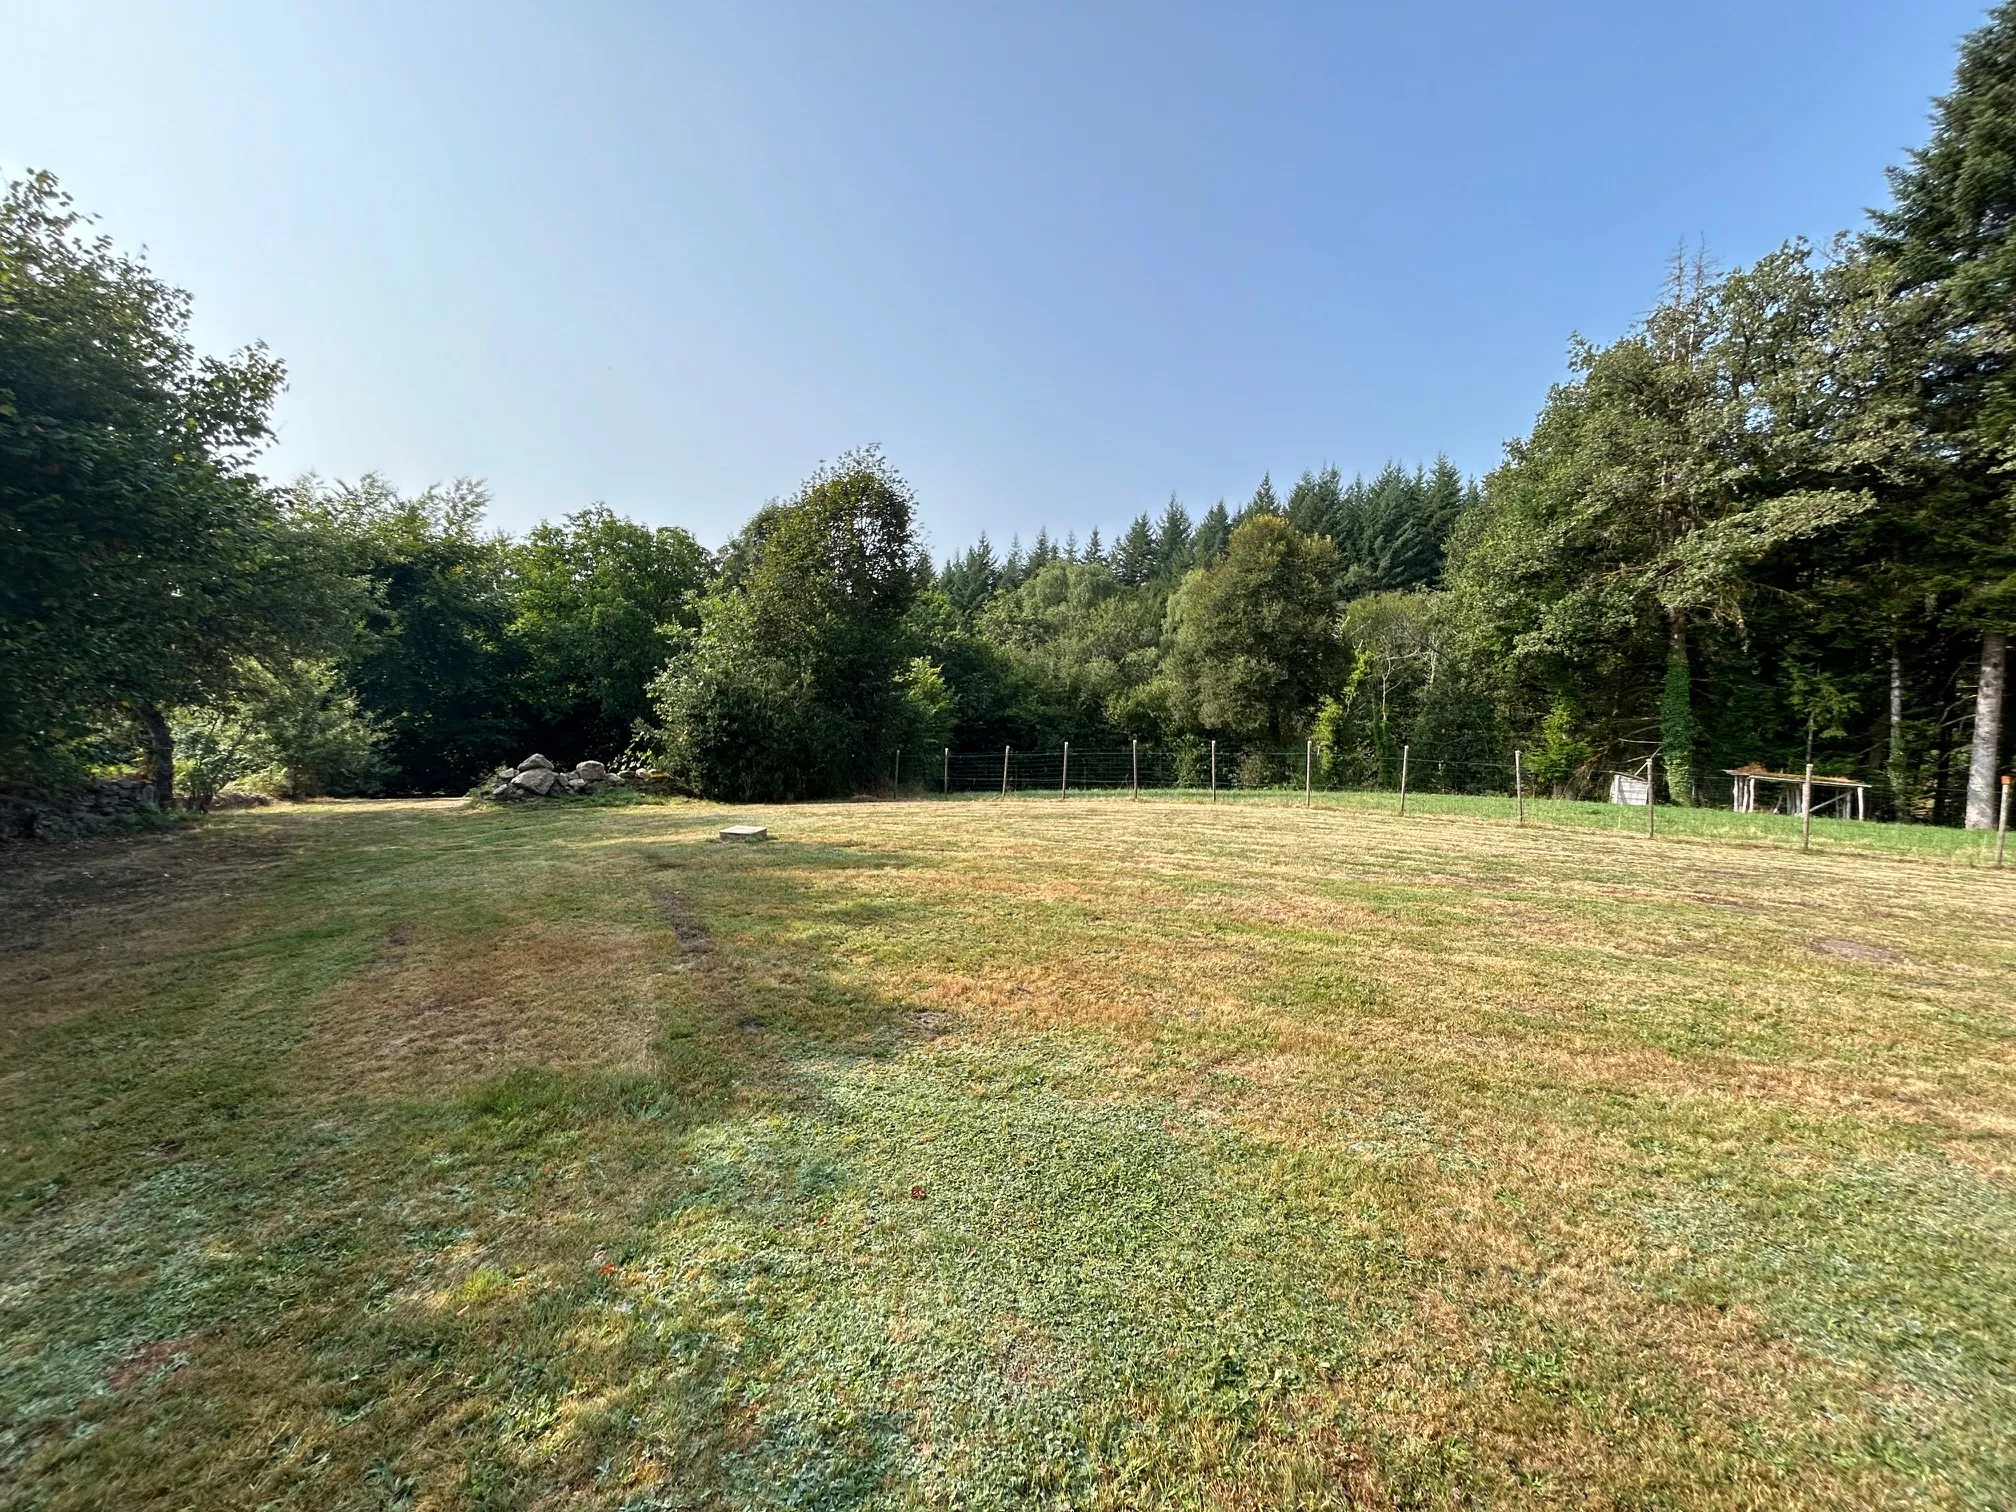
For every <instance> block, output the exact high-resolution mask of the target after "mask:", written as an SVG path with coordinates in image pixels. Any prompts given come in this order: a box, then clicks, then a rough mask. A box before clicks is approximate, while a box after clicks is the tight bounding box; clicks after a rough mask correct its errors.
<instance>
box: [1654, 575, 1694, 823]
mask: <svg viewBox="0 0 2016 1512" xmlns="http://www.w3.org/2000/svg"><path fill="white" fill-rule="evenodd" d="M1659 755H1660V758H1661V760H1662V761H1663V762H1664V763H1665V766H1666V791H1667V794H1668V796H1669V797H1670V798H1671V799H1672V801H1673V802H1675V803H1677V804H1680V805H1682V806H1690V805H1692V803H1693V802H1694V668H1693V665H1692V663H1691V662H1690V661H1689V660H1688V655H1687V612H1686V611H1685V610H1684V609H1675V610H1673V611H1672V612H1671V614H1669V615H1668V617H1667V621H1666V686H1665V689H1664V690H1663V692H1662V693H1661V694H1660V698H1659ZM1648 779H1649V771H1648Z"/></svg>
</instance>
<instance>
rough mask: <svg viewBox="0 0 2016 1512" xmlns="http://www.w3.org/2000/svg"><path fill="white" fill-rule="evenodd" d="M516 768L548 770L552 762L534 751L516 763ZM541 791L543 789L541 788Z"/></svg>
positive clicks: (520, 769) (521, 769) (534, 770)
mask: <svg viewBox="0 0 2016 1512" xmlns="http://www.w3.org/2000/svg"><path fill="white" fill-rule="evenodd" d="M518 770H519V771H521V772H550V771H552V770H553V763H552V762H550V761H548V760H547V759H546V758H545V757H544V756H541V755H539V754H537V753H536V752H535V753H534V754H532V755H530V756H527V757H526V758H525V759H524V760H523V761H521V762H519V763H518ZM541 791H544V790H543V789H542V790H541Z"/></svg>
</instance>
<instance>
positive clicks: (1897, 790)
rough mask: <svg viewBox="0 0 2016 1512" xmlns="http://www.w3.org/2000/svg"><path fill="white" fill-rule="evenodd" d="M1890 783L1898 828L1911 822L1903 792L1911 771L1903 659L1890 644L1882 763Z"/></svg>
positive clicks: (1895, 644)
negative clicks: (1886, 731)
mask: <svg viewBox="0 0 2016 1512" xmlns="http://www.w3.org/2000/svg"><path fill="white" fill-rule="evenodd" d="M1883 766H1884V771H1885V775H1887V776H1888V777H1889V779H1890V805H1891V809H1892V810H1893V817H1894V818H1895V819H1896V820H1897V822H1898V823H1899V824H1908V823H1909V822H1910V820H1911V799H1910V796H1909V794H1908V793H1907V792H1906V791H1905V790H1906V789H1907V788H1909V787H1910V785H1911V768H1910V764H1909V762H1908V760H1907V759H1906V757H1905V755H1904V657H1903V655H1902V653H1900V652H1899V651H1898V649H1897V642H1896V641H1894V640H1893V641H1891V642H1890V750H1889V759H1888V760H1886V761H1885V762H1884V763H1883Z"/></svg>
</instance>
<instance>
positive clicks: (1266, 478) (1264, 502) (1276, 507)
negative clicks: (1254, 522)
mask: <svg viewBox="0 0 2016 1512" xmlns="http://www.w3.org/2000/svg"><path fill="white" fill-rule="evenodd" d="M1279 513H1281V502H1280V500H1278V499H1276V498H1275V497H1274V475H1273V474H1272V473H1262V474H1261V475H1260V486H1259V487H1258V488H1256V489H1254V490H1253V497H1252V498H1251V499H1248V500H1247V501H1246V507H1245V508H1244V509H1242V510H1240V511H1239V513H1238V514H1237V515H1236V516H1235V517H1234V518H1233V520H1232V524H1233V525H1234V526H1235V527H1237V526H1240V525H1243V524H1245V523H1246V522H1247V521H1248V520H1250V519H1252V518H1253V517H1254V516H1255V515H1278V514H1279Z"/></svg>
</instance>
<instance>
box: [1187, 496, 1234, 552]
mask: <svg viewBox="0 0 2016 1512" xmlns="http://www.w3.org/2000/svg"><path fill="white" fill-rule="evenodd" d="M1231 539H1232V517H1231V515H1230V514H1228V513H1227V512H1226V510H1225V501H1224V500H1223V499H1220V500H1219V501H1218V502H1217V503H1216V504H1213V505H1212V506H1211V507H1210V508H1209V509H1207V510H1205V511H1204V518H1203V519H1201V520H1199V521H1198V522H1197V528H1196V530H1195V531H1193V532H1192V533H1191V536H1190V565H1191V566H1193V567H1209V566H1210V565H1211V564H1212V563H1213V562H1215V561H1217V560H1218V558H1220V557H1221V556H1223V555H1225V546H1226V543H1227V542H1229V541H1230V540H1231Z"/></svg>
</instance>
